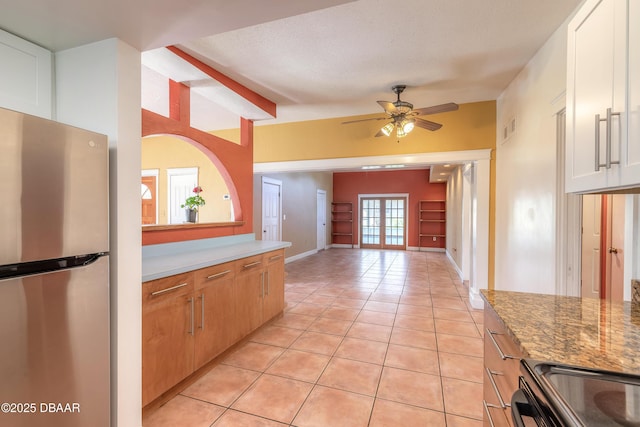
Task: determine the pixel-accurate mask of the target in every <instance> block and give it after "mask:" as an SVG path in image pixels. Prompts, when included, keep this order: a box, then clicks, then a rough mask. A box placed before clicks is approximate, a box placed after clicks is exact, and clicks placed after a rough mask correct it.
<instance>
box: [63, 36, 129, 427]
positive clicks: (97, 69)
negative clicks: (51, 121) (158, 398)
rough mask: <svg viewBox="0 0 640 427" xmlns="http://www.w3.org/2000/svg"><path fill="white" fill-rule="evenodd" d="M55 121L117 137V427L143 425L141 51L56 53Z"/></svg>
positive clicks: (116, 46)
mask: <svg viewBox="0 0 640 427" xmlns="http://www.w3.org/2000/svg"><path fill="white" fill-rule="evenodd" d="M55 78H56V81H55V88H56V102H55V119H56V120H57V121H60V122H63V123H67V124H71V125H74V126H78V127H82V128H85V129H89V130H93V131H96V132H99V133H102V134H106V135H107V136H108V137H109V162H110V165H109V170H110V174H111V176H110V251H111V301H110V303H111V336H112V341H111V346H112V348H111V380H112V383H111V386H112V393H111V395H112V402H111V404H112V425H118V426H123V427H129V426H140V425H141V424H142V421H141V416H142V415H141V408H142V402H141V399H142V397H141V396H142V392H141V390H142V385H141V383H142V367H141V363H142V354H141V345H142V344H141V343H142V334H141V331H142V317H141V311H142V308H141V307H142V304H141V301H142V297H141V290H142V288H141V283H140V280H141V279H140V278H141V277H142V273H141V264H142V261H141V249H140V248H141V231H140V209H141V205H140V193H139V191H140V190H139V188H140V187H139V182H140V165H141V155H140V151H141V148H140V135H141V134H142V132H141V114H140V111H141V110H140V108H141V107H140V52H138V51H136V50H135V49H133V48H131V47H130V46H128V45H126V44H124V43H123V42H121V41H119V40H116V39H109V40H105V41H101V42H98V43H93V44H90V45H86V46H81V47H77V48H73V49H69V50H65V51H62V52H58V53H56V54H55Z"/></svg>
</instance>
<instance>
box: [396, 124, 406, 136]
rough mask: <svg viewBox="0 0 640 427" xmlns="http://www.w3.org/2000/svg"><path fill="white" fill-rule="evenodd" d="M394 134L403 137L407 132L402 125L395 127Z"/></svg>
mask: <svg viewBox="0 0 640 427" xmlns="http://www.w3.org/2000/svg"><path fill="white" fill-rule="evenodd" d="M396 136H397V137H398V138H403V137H405V136H407V133H406V132H405V131H404V129H402V126H398V127H396Z"/></svg>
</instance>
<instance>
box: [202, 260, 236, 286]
mask: <svg viewBox="0 0 640 427" xmlns="http://www.w3.org/2000/svg"><path fill="white" fill-rule="evenodd" d="M235 274H236V263H235V262H225V263H224V264H218V265H213V266H211V267H207V268H202V269H200V270H196V272H195V287H196V289H202V288H203V287H205V286H208V285H210V284H213V283H216V282H219V281H221V280H223V279H233V278H234V276H235Z"/></svg>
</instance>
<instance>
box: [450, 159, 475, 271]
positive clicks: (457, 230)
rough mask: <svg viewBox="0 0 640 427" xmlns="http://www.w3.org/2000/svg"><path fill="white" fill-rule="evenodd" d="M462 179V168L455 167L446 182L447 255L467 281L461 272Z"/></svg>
mask: <svg viewBox="0 0 640 427" xmlns="http://www.w3.org/2000/svg"><path fill="white" fill-rule="evenodd" d="M463 181H464V178H463V176H462V166H459V167H457V168H456V169H455V170H454V171H453V172H452V173H451V176H450V178H449V180H448V181H447V223H446V224H447V232H446V235H447V245H446V250H447V255H448V256H449V259H451V261H452V262H453V263H454V265H455V267H456V270H457V271H458V274H459V275H460V279H462V280H468V279H469V278H468V277H466V278H465V277H464V273H463V270H462V253H463V243H462V236H463V233H462V230H463V221H462V195H463V192H462V184H463Z"/></svg>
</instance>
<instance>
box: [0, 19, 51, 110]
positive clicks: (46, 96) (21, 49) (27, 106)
mask: <svg viewBox="0 0 640 427" xmlns="http://www.w3.org/2000/svg"><path fill="white" fill-rule="evenodd" d="M52 62H53V60H52V54H51V52H49V51H48V50H46V49H43V48H41V47H40V46H36V45H35V44H33V43H30V42H28V41H26V40H23V39H21V38H18V37H16V36H14V35H13V34H9V33H7V32H5V31H2V30H0V64H2V65H1V66H0V107H3V108H8V109H10V110H15V111H19V112H21V113H27V114H31V115H34V116H39V117H44V118H45V119H51V118H52V117H51V111H52V91H51V87H52V80H51V78H52V77H51V76H52V74H51V70H52Z"/></svg>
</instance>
